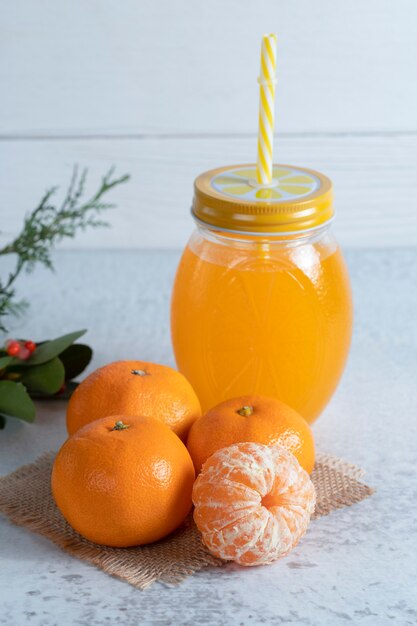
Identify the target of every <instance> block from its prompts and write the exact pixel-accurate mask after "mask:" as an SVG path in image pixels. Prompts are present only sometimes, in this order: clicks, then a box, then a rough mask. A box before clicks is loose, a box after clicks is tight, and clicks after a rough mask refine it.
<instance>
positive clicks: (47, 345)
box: [0, 330, 92, 430]
mask: <svg viewBox="0 0 417 626" xmlns="http://www.w3.org/2000/svg"><path fill="white" fill-rule="evenodd" d="M85 332H86V331H85V330H78V331H76V332H73V333H69V334H67V335H63V336H62V337H57V338H56V339H52V340H50V341H44V342H42V343H40V344H38V345H37V347H36V349H35V351H34V352H33V354H32V355H31V356H30V357H29V358H28V359H26V360H22V359H19V358H17V357H10V356H8V355H7V354H6V351H5V350H4V349H3V350H1V349H0V430H1V429H2V428H4V426H5V422H6V418H7V417H15V418H18V419H22V420H25V421H27V422H33V420H34V419H35V405H34V403H33V398H65V399H66V398H69V397H70V395H71V393H72V392H73V391H74V389H75V388H76V386H77V383H75V382H74V381H73V380H72V379H73V378H75V377H76V376H78V375H79V374H81V372H82V371H83V370H84V369H85V368H86V367H87V365H88V364H89V362H90V360H91V357H92V350H91V348H90V347H89V346H87V345H85V344H77V343H74V341H76V340H77V339H78V338H79V337H81V336H82V335H84V333H85Z"/></svg>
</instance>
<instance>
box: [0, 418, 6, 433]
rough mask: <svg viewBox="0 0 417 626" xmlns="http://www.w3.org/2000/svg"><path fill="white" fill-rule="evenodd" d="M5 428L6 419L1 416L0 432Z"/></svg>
mask: <svg viewBox="0 0 417 626" xmlns="http://www.w3.org/2000/svg"><path fill="white" fill-rule="evenodd" d="M5 426H6V418H5V417H4V415H0V430H3V428H4V427H5Z"/></svg>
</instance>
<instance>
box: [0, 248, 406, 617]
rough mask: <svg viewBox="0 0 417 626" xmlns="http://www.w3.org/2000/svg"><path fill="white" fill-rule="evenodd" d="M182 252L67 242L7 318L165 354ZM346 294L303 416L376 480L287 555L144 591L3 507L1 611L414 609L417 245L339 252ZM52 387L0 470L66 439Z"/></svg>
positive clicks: (102, 350)
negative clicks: (338, 338) (18, 316)
mask: <svg viewBox="0 0 417 626" xmlns="http://www.w3.org/2000/svg"><path fill="white" fill-rule="evenodd" d="M177 260H178V253H174V252H157V251H154V252H141V253H140V252H98V251H96V252H94V253H87V252H81V253H74V252H64V253H60V254H58V255H57V258H56V267H57V272H56V274H55V275H53V274H50V273H47V272H44V271H38V272H36V274H34V275H31V276H29V277H26V278H25V279H24V280H22V282H21V293H22V295H23V294H25V295H26V296H27V297H28V298H29V299H30V300H31V314H30V317H28V318H27V319H26V320H24V321H22V323H21V324H20V326H16V327H15V328H14V329H13V331H12V334H14V335H19V334H22V333H23V332H24V334H25V335H28V336H33V338H34V339H37V338H40V337H45V336H46V335H47V336H54V335H56V334H59V333H61V332H63V331H67V330H72V329H77V328H82V327H84V326H86V327H88V328H89V329H90V330H89V333H88V335H87V340H88V341H89V342H90V343H91V344H92V345H93V346H94V348H95V359H94V364H93V366H92V367H95V366H97V365H100V364H102V363H105V362H107V361H110V360H113V359H117V358H131V357H138V358H143V359H152V360H155V361H162V362H165V363H168V364H172V363H173V358H172V353H171V348H170V343H169V330H168V312H169V303H168V298H169V292H170V288H171V282H172V277H173V273H174V271H175V266H176V263H177ZM347 260H348V263H349V266H350V270H351V276H352V281H353V290H354V298H355V304H356V322H355V333H354V340H353V346H352V353H351V358H350V361H349V364H348V368H347V370H346V374H345V376H344V378H343V381H342V383H341V385H340V387H339V389H338V392H337V393H336V395H335V397H334V398H333V400H332V402H331V403H330V405H329V407H328V408H327V410H326V411H325V413H324V414H323V416H322V417H321V418H320V419H319V420H318V422H317V423H316V424H315V425H314V434H315V437H316V441H317V445H318V448H319V450H320V451H325V452H329V453H332V454H335V455H338V456H341V457H344V458H345V459H347V460H349V461H351V462H353V463H356V464H357V465H359V466H361V467H363V468H364V469H365V470H366V471H367V475H366V481H367V482H368V484H370V485H372V486H374V487H376V489H377V492H376V493H375V495H373V496H372V497H371V498H369V499H368V500H365V501H364V502H362V503H360V504H358V505H355V506H353V507H350V508H348V509H343V510H340V511H337V512H335V513H332V514H331V515H330V516H329V517H325V518H321V519H319V520H317V521H315V522H313V523H312V524H311V526H310V528H309V530H308V532H307V535H306V537H305V538H304V539H303V540H302V542H301V543H300V544H299V546H297V548H296V549H295V550H294V551H293V552H291V553H290V555H289V556H288V557H286V558H285V559H283V560H281V561H278V562H277V563H276V564H274V565H271V566H267V567H264V568H253V569H239V568H238V567H237V566H234V565H229V566H227V567H225V568H223V569H214V570H207V571H203V572H200V573H199V574H198V575H196V576H194V577H192V578H189V579H187V580H186V581H185V582H184V583H183V584H182V585H180V586H179V587H177V588H167V587H163V586H161V585H158V584H157V585H155V586H154V587H153V588H151V589H150V590H148V591H146V592H139V591H137V590H136V589H134V588H132V587H130V586H129V585H127V584H125V583H122V582H120V581H118V580H115V579H113V578H110V577H109V576H107V575H105V574H104V573H102V572H100V571H98V570H96V569H95V568H93V567H91V566H89V565H86V564H84V563H81V562H80V561H78V560H76V559H74V558H71V557H69V556H68V555H66V554H65V553H63V552H61V551H60V550H59V549H58V548H56V547H55V546H54V545H53V544H51V543H50V542H49V541H48V540H46V539H43V538H41V537H38V536H36V535H33V534H30V533H28V532H27V531H25V530H23V529H21V528H17V527H15V526H13V525H11V524H10V523H9V522H7V521H6V520H4V519H1V521H0V623H2V624H5V625H6V626H21V625H22V626H23V625H26V624H28V625H29V624H30V625H32V626H52V625H55V624H59V625H60V626H66V625H70V624H78V625H79V626H98V625H102V624H123V625H127V626H130V625H131V626H136V625H137V624H139V623H140V624H141V626H147V625H150V624H152V625H158V626H169V625H175V626H177V625H179V624H181V625H183V626H195V625H201V626H203V625H204V626H218V625H219V624H227V626H240V625H242V624H243V625H245V626H246V625H260V624H264V623H267V624H269V625H271V626H276V625H278V624H286V623H289V624H296V625H302V624H303V625H314V626H315V625H320V626H336V625H337V626H339V625H340V624H344V623H351V624H354V625H355V626H356V625H358V624H360V625H362V624H363V625H364V626H365V625H366V626H368V625H372V626H385V625H388V624H389V625H391V624H393V623H394V624H401V626H408V625H409V626H412V625H414V624H416V622H417V601H416V598H417V566H416V558H415V554H416V550H417V540H416V523H415V520H416V517H417V507H416V502H417V473H416V460H417V457H416V436H417V419H416V417H417V415H416V408H415V379H416V374H417V324H416V316H415V311H416V309H417V251H416V250H402V251H395V250H390V251H351V252H349V254H347ZM64 410H65V407H64V405H63V403H61V402H58V401H56V402H51V403H44V404H39V412H38V417H37V421H36V423H35V424H33V425H25V424H21V423H19V422H17V421H16V422H12V421H9V423H8V425H7V427H6V429H5V430H4V431H3V432H1V433H0V450H1V452H0V474H5V473H7V472H9V471H11V470H13V469H14V468H17V467H18V466H19V465H21V464H22V463H25V462H29V461H32V460H34V459H35V458H36V457H37V456H38V454H39V453H40V452H42V451H44V450H49V449H52V448H56V447H57V446H59V445H60V443H61V442H62V441H63V439H64V436H65V434H64Z"/></svg>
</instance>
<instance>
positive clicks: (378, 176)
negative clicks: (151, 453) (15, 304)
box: [0, 0, 417, 248]
mask: <svg viewBox="0 0 417 626" xmlns="http://www.w3.org/2000/svg"><path fill="white" fill-rule="evenodd" d="M0 14H1V16H0V159H1V161H0V210H1V223H0V230H1V231H2V234H1V239H2V240H6V239H9V238H10V237H12V236H13V235H14V234H15V233H16V231H17V229H18V228H19V225H20V222H21V220H22V217H23V215H24V214H25V212H27V211H28V210H29V209H31V208H33V207H34V205H35V203H36V201H37V200H38V198H39V197H40V196H41V194H42V193H43V191H44V189H45V188H46V187H48V186H51V185H53V184H62V186H63V187H65V184H66V182H67V181H68V179H69V176H70V173H71V169H72V165H73V164H74V163H76V162H77V163H79V164H80V165H86V166H88V167H89V169H90V184H91V186H93V185H95V184H96V183H97V181H98V178H99V177H100V175H101V174H102V173H104V171H105V170H106V169H107V168H108V167H109V166H110V165H111V164H115V165H116V166H117V169H118V171H119V172H120V173H124V172H129V173H131V174H132V181H131V182H130V183H129V184H128V185H126V186H125V187H124V188H120V189H119V190H116V191H115V192H114V194H113V199H114V200H116V201H117V203H118V205H119V206H118V209H116V210H115V211H113V212H112V213H111V214H109V218H110V221H111V223H112V228H111V230H108V231H94V232H90V233H86V234H85V235H83V236H81V237H79V238H77V239H76V240H75V241H74V242H72V243H71V244H70V246H72V247H75V248H90V247H105V248H106V247H107V248H123V247H129V248H140V247H178V246H181V245H183V243H184V241H185V240H186V238H187V236H188V234H189V232H190V230H191V221H190V218H189V213H188V211H189V205H190V200H191V193H192V181H193V179H194V177H195V176H196V175H197V174H198V173H199V172H201V171H203V170H204V169H208V168H210V167H215V166H217V165H222V164H227V163H233V162H244V161H253V160H254V159H255V150H256V120H257V106H258V91H257V83H256V78H257V75H258V63H259V44H260V37H261V35H262V34H263V32H268V31H275V32H277V33H278V36H279V51H278V79H279V82H278V86H277V99H278V102H277V137H276V159H275V160H276V161H278V162H284V163H285V162H286V163H292V164H299V165H305V166H308V167H315V168H317V169H321V170H323V171H324V172H326V173H327V174H328V175H329V176H330V177H332V178H333V180H334V183H335V187H336V198H337V209H338V220H337V222H336V229H337V232H338V236H339V238H340V240H341V241H342V242H343V243H344V244H345V245H350V246H383V245H417V201H416V197H417V2H416V0H349V2H335V1H334V0H315V2H311V1H310V0H256V2H255V1H249V0H188V1H187V0H152V2H150V1H149V2H147V1H145V0H123V1H122V2H121V1H120V0H119V1H116V0H84V1H83V0H71V1H70V0H13V1H10V0H9V1H8V0H0Z"/></svg>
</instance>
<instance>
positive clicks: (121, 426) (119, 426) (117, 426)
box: [110, 420, 129, 430]
mask: <svg viewBox="0 0 417 626" xmlns="http://www.w3.org/2000/svg"><path fill="white" fill-rule="evenodd" d="M125 428H129V424H123V422H122V421H121V420H117V422H116V423H115V425H114V426H113V428H111V429H110V430H124V429H125Z"/></svg>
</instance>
